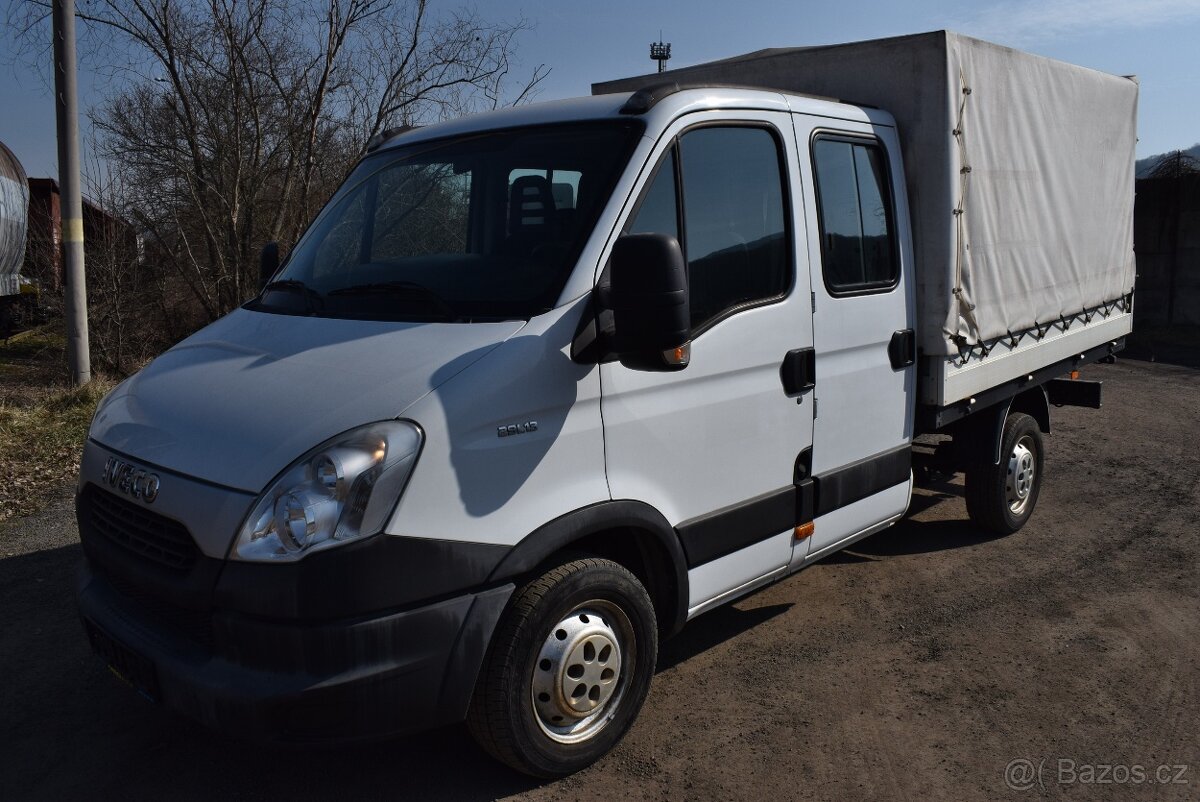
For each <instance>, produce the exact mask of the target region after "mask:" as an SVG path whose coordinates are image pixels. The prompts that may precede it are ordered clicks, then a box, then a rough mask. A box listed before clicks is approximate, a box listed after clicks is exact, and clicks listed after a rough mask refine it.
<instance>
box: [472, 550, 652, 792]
mask: <svg viewBox="0 0 1200 802" xmlns="http://www.w3.org/2000/svg"><path fill="white" fill-rule="evenodd" d="M657 659H658V625H657V622H656V620H655V617H654V607H653V605H652V604H651V602H650V597H649V595H648V594H647V593H646V589H645V588H644V587H643V586H642V584H641V583H640V582H639V581H638V580H637V578H636V577H635V576H634V575H633V574H631V573H630V572H629V571H627V570H626V569H625V568H624V567H622V566H620V565H618V564H617V563H614V562H611V561H609V560H602V559H597V558H583V559H578V560H573V561H571V562H568V563H564V564H563V565H560V566H558V567H556V568H554V569H552V570H550V571H547V572H546V573H545V574H543V575H542V576H540V577H538V578H537V579H535V580H533V581H532V582H530V583H529V584H527V585H525V586H524V587H522V588H520V589H518V590H517V591H516V593H515V594H514V596H513V601H512V603H511V604H510V606H509V608H508V610H507V611H506V612H505V613H504V616H503V617H502V618H501V619H500V623H499V624H498V625H497V627H496V632H495V635H494V636H493V638H492V643H491V645H490V646H489V647H488V654H487V657H486V658H485V660H484V664H483V667H482V669H481V671H480V675H479V680H478V682H477V684H476V687H475V695H474V697H473V698H472V700H471V707H470V711H469V712H468V717H467V727H468V729H469V730H470V731H471V734H472V735H473V736H474V737H475V740H477V741H478V742H479V744H480V746H482V747H483V748H484V749H485V750H486V751H487V752H489V753H490V754H491V755H492V756H493V757H495V758H497V759H498V760H500V761H502V762H504V763H507V764H508V765H509V766H511V767H513V768H515V769H517V770H518V771H522V772H524V773H526V774H531V775H534V776H537V777H563V776H566V775H568V774H572V773H574V772H576V771H579V770H580V769H582V768H585V767H586V766H588V765H590V764H592V763H594V762H595V761H596V760H598V759H599V758H600V757H602V756H603V755H604V754H605V753H607V752H608V751H609V750H610V749H612V748H613V747H614V746H616V744H617V742H618V741H620V740H621V737H622V736H623V735H624V734H625V732H626V731H627V730H628V729H629V727H630V726H631V725H632V724H633V720H634V718H636V716H637V713H638V710H640V709H641V706H642V702H643V701H644V700H645V698H646V694H647V692H648V691H649V689H650V680H651V677H652V676H653V675H654V665H655V662H656V660H657Z"/></svg>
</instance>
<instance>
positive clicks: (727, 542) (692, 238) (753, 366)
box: [601, 111, 812, 611]
mask: <svg viewBox="0 0 1200 802" xmlns="http://www.w3.org/2000/svg"><path fill="white" fill-rule="evenodd" d="M704 116H705V117H709V115H704ZM697 117H700V115H695V116H693V117H692V118H690V119H691V120H693V121H692V122H689V118H684V121H680V122H678V123H677V124H676V125H675V126H674V127H673V128H672V129H669V130H668V132H667V134H666V135H665V137H664V138H663V140H661V141H660V142H659V145H658V146H657V147H656V150H655V154H654V156H652V158H651V160H650V162H649V164H648V165H647V168H648V169H647V170H646V173H645V175H644V177H643V178H642V179H641V183H640V188H639V190H638V191H637V193H636V194H635V197H636V198H637V201H636V203H635V205H634V207H633V208H632V210H631V211H630V212H629V213H628V215H627V217H626V219H625V221H624V222H623V224H622V231H623V232H624V233H666V234H670V235H671V236H674V237H676V238H677V239H679V240H680V243H681V245H682V247H683V251H684V256H685V258H686V260H687V264H688V274H689V283H690V288H689V291H690V295H691V297H690V300H691V313H692V346H691V362H690V364H689V365H688V367H687V368H686V369H684V370H681V371H678V372H674V373H656V372H647V371H637V370H630V369H628V368H626V367H624V366H622V365H621V364H620V363H617V362H613V363H608V364H605V365H603V366H602V368H601V382H602V386H603V401H602V410H603V415H604V432H605V454H606V466H607V471H608V480H609V486H610V489H611V492H612V495H613V498H619V499H637V500H641V501H644V502H646V503H648V504H650V505H651V506H653V507H655V508H656V509H658V510H659V511H660V512H662V513H663V515H664V516H666V518H667V520H668V521H669V522H670V523H671V524H672V525H673V526H675V527H676V529H677V531H678V532H679V533H680V539H681V542H682V544H683V546H684V551H685V555H686V557H687V560H688V567H689V580H690V581H689V585H690V594H691V597H690V599H689V608H690V609H692V610H693V611H695V610H698V609H699V608H700V607H701V606H703V605H706V604H707V603H710V602H712V601H713V600H714V599H718V598H720V597H721V596H722V595H724V594H727V593H729V592H731V591H734V590H737V589H738V588H740V587H743V586H745V585H747V584H748V583H751V582H754V581H756V580H760V579H763V578H764V577H769V576H773V575H775V574H776V573H778V572H781V571H783V570H785V569H786V567H787V565H788V563H789V560H790V558H791V555H792V539H793V528H794V527H795V525H796V523H797V520H796V500H795V490H794V471H795V465H796V460H797V457H798V455H799V454H800V452H801V451H803V450H804V449H806V448H808V446H809V445H810V443H811V436H812V402H811V400H810V398H809V394H807V393H804V392H795V393H793V394H791V395H790V396H789V394H788V393H787V392H786V391H785V389H784V386H783V383H782V380H781V375H780V368H781V365H782V363H783V361H784V359H785V357H786V355H787V354H788V352H789V351H792V350H795V349H803V348H806V347H809V346H811V344H812V329H811V319H810V312H809V308H810V307H809V295H808V293H809V287H808V270H807V266H806V265H805V264H804V260H805V255H804V253H803V251H801V250H800V249H799V248H798V245H797V243H798V242H802V241H803V237H802V234H800V233H798V232H802V231H803V224H802V222H801V221H799V220H798V219H797V218H796V217H795V215H794V210H793V204H792V200H791V193H790V186H789V183H790V182H789V181H788V176H789V174H791V173H792V172H793V171H794V170H795V168H796V158H797V154H796V150H795V140H794V137H793V136H792V131H791V121H790V120H789V119H788V115H787V114H783V113H773V112H751V111H747V112H743V113H741V114H739V118H738V119H736V120H721V121H717V120H714V119H711V117H709V119H706V120H705V121H704V122H702V123H700V124H697V123H696V122H694V120H695V119H696V118H697ZM798 223H799V225H798ZM798 257H799V260H800V264H801V265H802V266H803V267H802V268H801V269H797V260H798Z"/></svg>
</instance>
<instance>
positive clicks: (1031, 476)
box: [1004, 435, 1037, 515]
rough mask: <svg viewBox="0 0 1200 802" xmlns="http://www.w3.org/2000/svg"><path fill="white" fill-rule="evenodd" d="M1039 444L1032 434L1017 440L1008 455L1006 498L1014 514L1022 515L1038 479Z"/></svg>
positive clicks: (1005, 485)
mask: <svg viewBox="0 0 1200 802" xmlns="http://www.w3.org/2000/svg"><path fill="white" fill-rule="evenodd" d="M1036 449H1037V446H1035V445H1034V443H1033V438H1032V437H1031V436H1030V435H1025V436H1024V437H1022V438H1021V439H1020V440H1018V441H1017V442H1016V444H1015V445H1014V446H1013V449H1012V452H1011V453H1010V454H1009V456H1008V475H1007V477H1006V478H1005V484H1004V499H1005V501H1007V502H1008V509H1009V511H1010V512H1012V513H1013V515H1020V514H1021V513H1023V512H1025V508H1026V507H1028V506H1029V500H1030V499H1031V498H1032V497H1033V487H1034V482H1035V481H1036V480H1037V451H1036Z"/></svg>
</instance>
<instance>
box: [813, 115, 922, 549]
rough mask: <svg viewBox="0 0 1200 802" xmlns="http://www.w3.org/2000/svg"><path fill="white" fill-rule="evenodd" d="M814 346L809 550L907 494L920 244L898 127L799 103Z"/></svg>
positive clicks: (862, 524) (869, 524)
mask: <svg viewBox="0 0 1200 802" xmlns="http://www.w3.org/2000/svg"><path fill="white" fill-rule="evenodd" d="M795 120H796V129H797V139H798V140H799V143H800V144H801V147H806V149H807V150H808V153H807V156H808V158H807V159H805V160H804V161H805V163H804V165H803V169H804V171H805V172H806V176H805V179H806V180H805V185H806V186H812V187H813V188H814V193H813V197H812V199H811V202H810V203H809V204H807V209H806V215H807V217H808V227H809V231H810V232H812V235H811V236H810V244H809V249H810V260H811V262H810V263H811V265H812V277H811V281H812V287H813V309H814V312H813V338H814V347H815V349H816V387H815V390H814V392H815V396H816V402H815V403H816V413H815V419H814V422H813V451H812V470H813V475H814V476H815V477H816V484H817V493H816V496H817V498H816V505H817V506H816V515H817V517H816V525H815V532H814V534H813V536H812V540H811V543H810V549H809V554H810V556H812V555H815V554H817V553H819V552H821V551H822V550H829V549H832V548H834V547H836V546H837V545H838V544H839V543H841V542H843V541H845V540H847V539H848V538H853V537H855V536H857V535H860V534H862V533H863V532H865V531H868V530H870V529H871V528H873V527H875V526H876V525H878V524H880V523H882V522H885V521H888V520H893V519H895V518H896V517H898V516H900V515H902V514H903V513H904V511H905V509H906V508H907V506H908V499H909V491H910V485H909V477H910V473H909V469H910V464H911V448H910V447H911V442H912V433H913V415H914V408H913V405H912V404H913V401H912V400H913V393H914V390H915V386H914V382H915V379H916V373H915V366H914V363H915V350H914V349H915V339H914V335H913V329H912V326H913V323H912V321H913V319H914V308H913V303H914V302H913V297H912V258H911V253H912V248H911V243H910V241H909V239H908V235H907V231H908V230H909V226H908V217H907V207H906V204H905V199H904V194H903V186H904V185H903V172H902V169H901V165H900V156H899V154H900V150H899V141H898V140H897V138H896V132H895V129H894V128H891V127H889V126H882V125H872V124H870V123H866V122H850V121H836V122H834V121H831V120H829V119H827V118H816V117H807V116H804V115H797V116H796V117H795Z"/></svg>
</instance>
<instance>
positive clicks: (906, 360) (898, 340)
mask: <svg viewBox="0 0 1200 802" xmlns="http://www.w3.org/2000/svg"><path fill="white" fill-rule="evenodd" d="M888 359H889V360H891V363H892V370H900V368H906V367H908V366H909V365H911V364H913V363H914V362H916V361H917V339H916V335H915V334H914V333H913V330H912V329H903V330H902V331H897V332H896V333H894V334H893V335H892V340H891V342H889V343H888Z"/></svg>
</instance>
